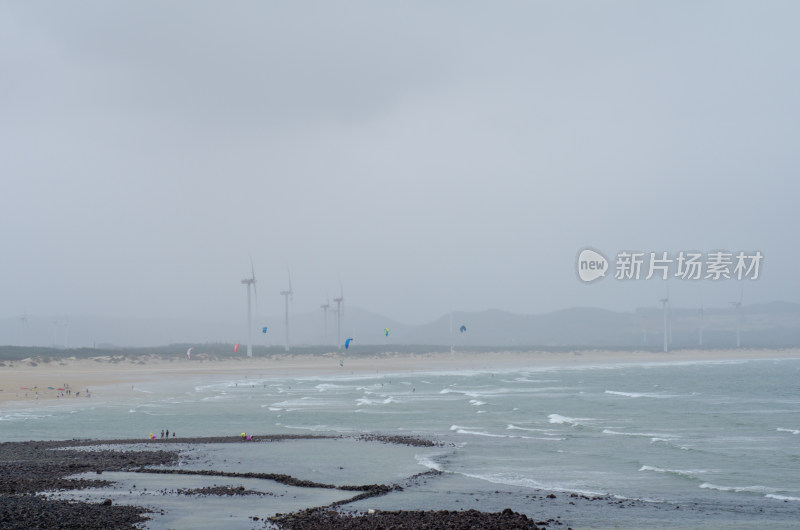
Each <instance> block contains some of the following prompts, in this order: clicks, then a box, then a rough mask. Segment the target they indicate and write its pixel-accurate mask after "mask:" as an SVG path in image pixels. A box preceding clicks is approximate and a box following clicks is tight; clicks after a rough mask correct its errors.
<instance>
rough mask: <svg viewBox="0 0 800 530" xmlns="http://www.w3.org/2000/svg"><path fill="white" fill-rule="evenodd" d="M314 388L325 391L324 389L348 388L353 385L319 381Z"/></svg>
mask: <svg viewBox="0 0 800 530" xmlns="http://www.w3.org/2000/svg"><path fill="white" fill-rule="evenodd" d="M314 388H316V389H317V390H319V391H320V392H325V391H326V390H336V389H343V390H350V389H352V388H353V387H352V386H349V385H335V384H333V383H320V384H318V385H317V386H315V387H314Z"/></svg>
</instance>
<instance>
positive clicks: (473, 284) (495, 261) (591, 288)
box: [0, 0, 800, 323]
mask: <svg viewBox="0 0 800 530" xmlns="http://www.w3.org/2000/svg"><path fill="white" fill-rule="evenodd" d="M799 15H800V4H798V3H797V2H793V1H786V2H778V1H767V2H732V1H715V2H708V1H675V2H641V1H631V2H624V1H613V2H610V1H609V2H597V1H585V2H551V1H538V2H537V1H525V2H516V1H515V2H512V1H500V2H463V1H443V2H391V3H390V2H353V1H346V2H327V1H322V2H267V1H258V2H255V1H254V2H249V1H238V2H198V1H192V2H189V1H184V2H179V1H173V2H141V1H137V2H104V1H97V2H88V1H83V2H80V1H77V2H61V1H52V2H16V1H5V0H4V1H0V174H2V195H1V197H2V198H1V199H0V221H1V222H2V231H1V232H0V250H2V259H0V279H1V280H0V281H1V282H2V292H1V293H0V316H19V315H21V314H22V313H23V312H24V311H27V313H28V314H30V315H63V316H69V315H104V316H121V317H134V316H164V317H190V318H203V319H238V318H240V317H242V316H243V315H244V311H245V290H244V289H245V288H244V286H243V285H241V284H240V280H241V279H242V278H245V277H247V276H248V275H249V272H250V270H249V269H250V261H249V260H250V256H252V259H253V262H254V265H255V272H256V277H257V279H258V293H259V303H260V308H259V311H260V312H261V313H262V314H278V313H280V312H281V310H282V303H283V302H282V298H281V297H280V296H279V294H278V292H279V291H280V290H282V289H285V288H286V281H287V280H286V275H287V269H290V270H291V274H292V281H293V287H294V290H295V299H294V310H295V311H299V312H303V311H312V310H316V309H317V308H318V307H319V305H320V304H321V303H323V302H324V301H325V297H326V293H327V294H329V295H330V296H331V297H333V296H334V295H335V294H336V293H337V291H338V288H339V280H340V278H341V282H342V285H343V287H344V295H345V299H346V304H350V305H356V306H360V307H362V308H365V309H367V310H371V311H375V312H380V313H383V314H385V315H386V316H388V317H391V318H394V319H398V320H400V321H402V322H406V323H420V322H424V321H427V320H429V319H432V318H435V317H437V316H440V315H442V314H444V313H445V312H447V311H448V310H450V309H456V310H466V311H472V310H482V309H489V308H495V309H503V310H508V311H514V312H522V313H539V312H544V311H549V310H554V309H560V308H566V307H571V306H596V307H605V308H609V309H616V310H632V309H633V308H635V307H637V306H657V304H658V298H661V297H662V296H663V293H664V283H663V281H661V280H658V281H653V280H651V281H647V282H646V281H643V280H641V281H638V282H637V281H628V282H622V281H618V280H614V279H613V278H610V277H607V278H605V279H603V280H600V281H598V282H596V283H593V284H584V283H582V282H580V281H579V280H578V278H577V275H576V272H575V269H576V264H575V261H576V257H577V253H578V252H579V251H580V250H581V249H582V248H584V247H586V246H591V247H593V248H596V249H599V250H601V251H603V252H604V253H605V254H606V255H607V256H609V257H610V258H611V257H613V255H615V254H616V253H617V252H618V251H619V250H622V249H628V250H641V251H645V252H649V251H659V252H660V251H668V252H671V253H677V252H678V251H681V250H700V251H703V252H708V251H712V250H717V249H725V250H729V251H734V252H735V251H739V250H744V251H754V250H760V251H761V252H762V253H763V255H764V261H763V263H762V268H761V278H760V279H759V280H757V281H755V282H752V281H751V282H748V283H747V285H746V287H745V291H744V293H745V294H744V297H745V300H744V302H745V304H749V303H756V302H765V301H771V300H789V301H794V302H800V294H798V283H799V282H798V279H797V278H798V273H797V266H798V264H800V251H799V250H798V238H797V235H796V230H797V228H798V224H799V223H798V220H797V211H798V209H797V201H798V197H800V184H799V183H798V178H797V175H798V170H800V150H798V138H800V134H798V133H800V97H799V96H798V94H800V62H798V58H797V57H798V50H800V36H799V35H800V34H799V33H798V32H797V20H798V19H800V17H799ZM670 289H671V293H672V297H673V302H674V305H675V306H677V307H684V306H685V307H693V306H697V305H698V304H699V303H700V297H701V296H702V297H703V299H704V303H705V304H706V305H723V304H726V303H727V302H729V301H730V300H733V299H735V298H736V297H737V295H738V293H739V286H738V284H737V283H736V282H733V281H727V282H712V281H710V280H707V281H702V282H689V281H671V282H670Z"/></svg>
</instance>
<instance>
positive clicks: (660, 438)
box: [603, 429, 672, 442]
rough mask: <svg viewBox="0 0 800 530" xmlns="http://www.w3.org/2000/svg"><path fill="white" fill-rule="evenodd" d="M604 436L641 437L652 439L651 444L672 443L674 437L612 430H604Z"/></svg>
mask: <svg viewBox="0 0 800 530" xmlns="http://www.w3.org/2000/svg"><path fill="white" fill-rule="evenodd" d="M603 434H615V435H617V436H641V437H642V438H650V441H651V442H670V441H672V437H671V436H670V435H669V434H658V433H651V432H620V431H612V430H611V429H603Z"/></svg>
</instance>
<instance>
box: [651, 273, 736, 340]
mask: <svg viewBox="0 0 800 530" xmlns="http://www.w3.org/2000/svg"><path fill="white" fill-rule="evenodd" d="M743 296H744V288H742V289H741V291H739V300H737V301H734V302H729V304H730V305H732V306H733V307H734V309H735V310H736V347H737V348H741V346H742V298H743ZM659 302H660V303H661V309H662V311H663V312H664V352H665V353H666V352H668V351H669V346H670V344H671V343H672V319H671V318H670V317H671V315H672V306H671V305H670V302H669V287H667V294H666V296H665V297H664V298H661V299H659ZM697 313H698V316H699V319H700V321H699V324H698V328H697V330H698V331H697V332H698V342H697V343H698V345H700V346H702V345H703V329H704V328H705V322H704V318H705V309H704V307H703V302H702V300H701V301H700V309H699V310H698V312H697ZM645 342H647V336H646V332H645Z"/></svg>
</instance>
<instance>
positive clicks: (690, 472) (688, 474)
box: [639, 466, 709, 479]
mask: <svg viewBox="0 0 800 530" xmlns="http://www.w3.org/2000/svg"><path fill="white" fill-rule="evenodd" d="M639 471H652V472H653V473H663V474H667V475H678V476H680V477H685V478H690V479H697V475H702V474H703V473H709V471H707V470H705V469H663V468H660V467H654V466H642V467H640V468H639Z"/></svg>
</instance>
